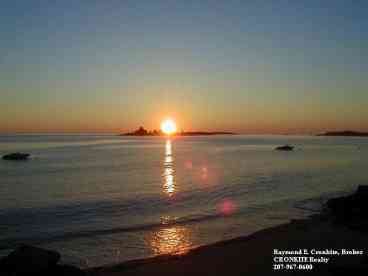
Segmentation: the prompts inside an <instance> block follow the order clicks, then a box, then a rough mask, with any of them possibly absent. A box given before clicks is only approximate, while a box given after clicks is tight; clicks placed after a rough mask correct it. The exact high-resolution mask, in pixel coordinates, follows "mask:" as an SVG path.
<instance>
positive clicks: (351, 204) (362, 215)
mask: <svg viewBox="0 0 368 276" xmlns="http://www.w3.org/2000/svg"><path fill="white" fill-rule="evenodd" d="M327 207H328V208H329V209H330V210H331V211H332V213H333V214H334V215H335V217H336V218H337V221H338V222H343V223H348V224H351V225H352V226H353V225H354V226H356V227H358V228H361V227H364V228H366V227H367V225H368V224H367V220H368V186H359V187H358V189H357V191H356V192H355V193H354V194H352V195H349V196H345V197H339V198H332V199H330V200H328V201H327Z"/></svg>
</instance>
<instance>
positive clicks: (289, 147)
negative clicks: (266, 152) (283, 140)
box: [275, 145, 294, 151]
mask: <svg viewBox="0 0 368 276" xmlns="http://www.w3.org/2000/svg"><path fill="white" fill-rule="evenodd" d="M275 150H281V151H292V150H294V147H293V146H290V145H285V146H279V147H276V148H275Z"/></svg>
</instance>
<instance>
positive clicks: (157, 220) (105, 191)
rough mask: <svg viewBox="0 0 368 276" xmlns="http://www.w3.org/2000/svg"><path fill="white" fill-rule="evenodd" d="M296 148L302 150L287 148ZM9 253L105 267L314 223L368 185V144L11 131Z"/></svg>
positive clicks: (2, 172) (1, 164) (4, 197)
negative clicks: (19, 250) (284, 148)
mask: <svg viewBox="0 0 368 276" xmlns="http://www.w3.org/2000/svg"><path fill="white" fill-rule="evenodd" d="M286 143H289V144H293V145H295V146H296V150H295V151H293V152H278V151H275V150H274V148H275V147H276V146H278V145H283V144H286ZM14 151H25V152H29V153H31V154H32V158H31V160H29V161H24V162H14V161H5V160H0V255H4V254H7V253H8V252H9V251H10V250H11V249H13V248H14V247H15V246H17V245H18V244H20V243H29V244H34V245H38V246H42V247H45V248H50V249H56V250H58V251H59V252H61V253H62V260H63V262H65V263H71V264H76V265H79V266H82V267H94V266H100V265H106V264H113V263H118V262H122V261H126V260H131V259H137V258H145V257H149V256H155V255H159V254H183V253H185V252H187V251H188V250H189V249H190V248H194V247H197V246H200V245H204V244H209V243H213V242H216V241H220V240H224V239H230V238H234V237H238V236H242V235H247V234H250V233H253V232H255V231H257V230H260V229H263V228H266V227H270V226H274V225H278V224H281V223H285V222H287V221H288V220H290V219H296V218H303V217H305V216H308V215H310V214H312V213H313V212H316V211H318V210H320V208H321V206H322V204H323V203H324V202H325V201H326V199H328V198H330V197H333V196H337V195H340V194H344V193H349V192H352V191H353V190H354V189H355V188H356V187H357V186H358V185H360V184H367V183H368V174H367V172H366V170H367V164H368V139H366V138H342V137H313V136H241V135H239V136H213V137H176V138H171V139H166V138H163V137H118V136H113V135H2V136H0V154H1V155H2V154H5V153H8V152H14Z"/></svg>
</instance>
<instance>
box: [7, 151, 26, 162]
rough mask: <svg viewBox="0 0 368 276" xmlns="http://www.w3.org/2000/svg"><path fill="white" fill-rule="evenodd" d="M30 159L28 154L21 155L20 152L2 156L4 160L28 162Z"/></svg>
mask: <svg viewBox="0 0 368 276" xmlns="http://www.w3.org/2000/svg"><path fill="white" fill-rule="evenodd" d="M29 157H30V154H29V153H21V152H15V153H10V154H6V155H4V156H3V159H4V160H16V161H19V160H28V158H29Z"/></svg>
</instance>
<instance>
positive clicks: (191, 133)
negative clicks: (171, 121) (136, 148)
mask: <svg viewBox="0 0 368 276" xmlns="http://www.w3.org/2000/svg"><path fill="white" fill-rule="evenodd" d="M207 135H236V133H233V132H226V131H216V132H208V131H181V132H177V133H175V134H173V136H207ZM119 136H166V134H165V133H163V132H162V131H161V130H156V129H154V130H151V131H148V130H146V129H145V128H144V127H139V128H138V129H137V130H136V131H133V132H128V133H123V134H119Z"/></svg>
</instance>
